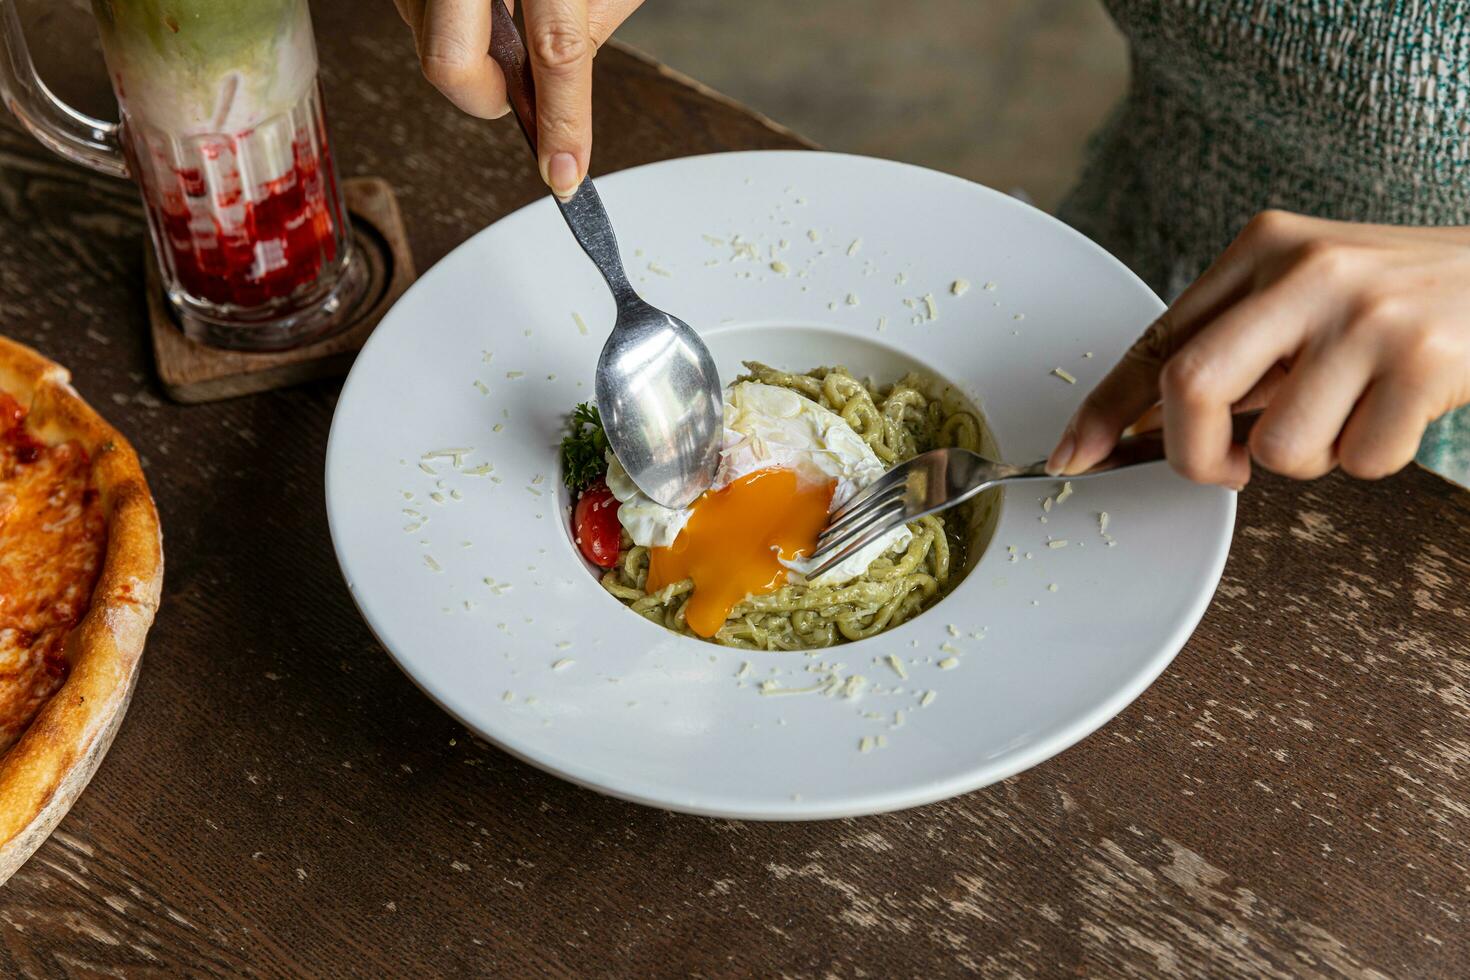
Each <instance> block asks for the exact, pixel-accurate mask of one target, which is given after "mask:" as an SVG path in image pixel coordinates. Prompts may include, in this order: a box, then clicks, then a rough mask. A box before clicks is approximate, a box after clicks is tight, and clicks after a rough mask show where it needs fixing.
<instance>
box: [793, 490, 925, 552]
mask: <svg viewBox="0 0 1470 980" xmlns="http://www.w3.org/2000/svg"><path fill="white" fill-rule="evenodd" d="M905 509H906V507H905V504H904V501H903V498H902V497H894V498H891V499H889V500H887V501H885V502H884V503H882V504H878V505H876V506H874V507H872V508H870V509H868V510H865V511H863V512H862V513H861V514H859V515H857V516H855V517H853V518H852V519H851V520H850V521H848V523H847V524H846V525H844V526H843V527H842V528H841V529H840V530H838V531H837V532H836V533H834V534H829V535H826V536H824V537H820V538H818V539H817V550H816V551H813V552H812V558H819V557H821V556H822V555H825V554H830V553H831V552H832V550H833V549H834V548H841V547H842V546H843V544H844V543H845V542H848V541H851V540H852V539H853V538H854V537H856V536H857V535H859V534H862V533H863V532H864V531H866V530H867V529H868V528H870V527H872V526H873V525H874V524H881V523H883V522H884V521H886V520H888V519H889V518H890V517H892V516H893V515H894V514H902V513H903V512H904V510H905Z"/></svg>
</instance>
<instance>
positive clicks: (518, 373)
mask: <svg viewBox="0 0 1470 980" xmlns="http://www.w3.org/2000/svg"><path fill="white" fill-rule="evenodd" d="M505 376H506V377H507V378H509V379H510V380H511V381H514V380H515V379H516V378H524V377H525V376H526V372H525V371H507V372H505Z"/></svg>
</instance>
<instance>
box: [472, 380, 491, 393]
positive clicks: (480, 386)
mask: <svg viewBox="0 0 1470 980" xmlns="http://www.w3.org/2000/svg"><path fill="white" fill-rule="evenodd" d="M475 387H476V388H477V389H479V392H480V394H482V395H488V394H490V389H489V388H487V387H486V386H485V382H483V381H481V380H480V379H479V378H476V379H475Z"/></svg>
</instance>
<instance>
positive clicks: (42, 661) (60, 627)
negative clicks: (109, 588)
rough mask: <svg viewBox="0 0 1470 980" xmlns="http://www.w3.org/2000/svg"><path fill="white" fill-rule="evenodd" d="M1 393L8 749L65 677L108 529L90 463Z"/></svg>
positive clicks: (0, 574)
mask: <svg viewBox="0 0 1470 980" xmlns="http://www.w3.org/2000/svg"><path fill="white" fill-rule="evenodd" d="M25 420H26V409H25V406H23V405H21V404H20V403H19V402H18V401H16V400H15V398H13V397H12V396H10V395H7V394H5V393H4V392H0V752H4V751H6V750H8V749H9V748H10V747H11V746H12V745H13V744H14V743H15V742H16V740H18V739H19V738H20V736H21V735H22V734H24V732H25V730H26V728H27V727H28V726H29V725H30V723H31V720H32V719H33V718H34V717H35V715H36V712H37V711H39V710H40V709H41V707H42V706H43V705H44V704H45V703H46V702H47V700H49V699H50V697H51V696H52V695H53V694H55V693H56V691H57V690H58V689H59V688H60V687H61V685H62V683H63V682H64V681H65V680H66V673H67V659H66V638H67V635H68V634H69V633H70V632H71V630H72V627H74V626H75V625H76V624H77V622H78V621H79V620H80V619H81V618H82V617H83V616H84V615H86V612H87V609H88V607H89V606H90V604H91V600H92V589H93V587H94V586H95V585H96V583H97V576H98V573H99V571H100V569H101V564H102V557H103V551H104V547H105V545H106V537H107V527H106V522H105V518H104V515H103V513H102V506H101V503H100V502H99V500H98V497H97V491H96V490H95V488H94V487H93V486H92V468H91V461H90V460H89V459H88V457H87V452H86V450H85V449H83V448H82V446H81V445H80V444H78V443H76V442H74V441H71V442H62V443H60V444H58V445H47V444H45V443H43V442H41V441H40V440H38V439H37V438H35V436H34V435H33V434H32V433H30V432H29V431H28V430H27V428H26V425H25Z"/></svg>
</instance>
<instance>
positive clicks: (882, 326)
mask: <svg viewBox="0 0 1470 980" xmlns="http://www.w3.org/2000/svg"><path fill="white" fill-rule="evenodd" d="M887 329H888V317H886V316H880V317H879V318H878V330H879V331H880V332H881V331H884V330H887Z"/></svg>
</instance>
